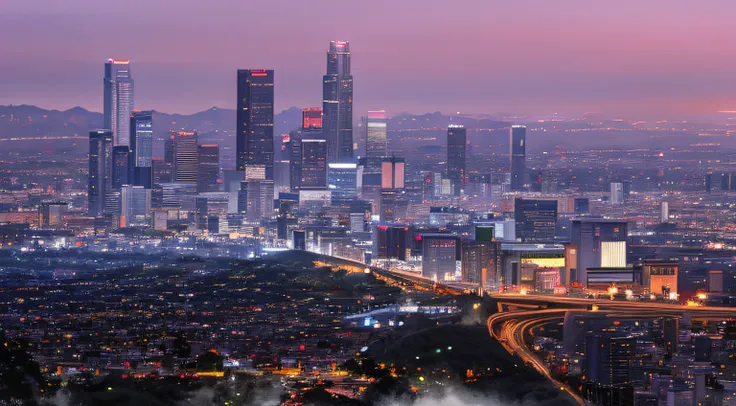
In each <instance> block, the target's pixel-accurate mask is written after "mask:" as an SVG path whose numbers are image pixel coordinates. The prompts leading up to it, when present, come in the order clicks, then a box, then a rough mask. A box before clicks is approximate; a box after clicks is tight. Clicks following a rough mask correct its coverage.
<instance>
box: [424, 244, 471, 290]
mask: <svg viewBox="0 0 736 406" xmlns="http://www.w3.org/2000/svg"><path fill="white" fill-rule="evenodd" d="M419 238H421V240H422V276H423V277H425V278H429V279H432V280H434V281H455V280H456V279H459V278H461V276H462V264H461V260H460V259H461V255H462V254H461V250H462V245H461V243H460V237H457V236H455V235H451V234H421V235H420V237H419Z"/></svg>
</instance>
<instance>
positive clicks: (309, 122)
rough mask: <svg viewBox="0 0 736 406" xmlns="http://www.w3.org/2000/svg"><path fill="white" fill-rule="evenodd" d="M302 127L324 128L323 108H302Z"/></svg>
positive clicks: (306, 128)
mask: <svg viewBox="0 0 736 406" xmlns="http://www.w3.org/2000/svg"><path fill="white" fill-rule="evenodd" d="M302 128H303V129H305V130H308V129H316V130H319V129H322V109H321V108H319V107H307V108H305V109H302Z"/></svg>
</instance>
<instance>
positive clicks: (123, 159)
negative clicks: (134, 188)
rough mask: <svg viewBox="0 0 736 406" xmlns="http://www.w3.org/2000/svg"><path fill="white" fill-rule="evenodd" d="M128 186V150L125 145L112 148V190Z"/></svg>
mask: <svg viewBox="0 0 736 406" xmlns="http://www.w3.org/2000/svg"><path fill="white" fill-rule="evenodd" d="M129 184H130V150H129V149H128V146H127V145H116V146H114V147H112V188H113V189H115V190H119V189H120V188H121V187H122V186H123V185H129Z"/></svg>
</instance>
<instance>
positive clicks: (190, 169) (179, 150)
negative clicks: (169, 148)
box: [174, 131, 197, 184]
mask: <svg viewBox="0 0 736 406" xmlns="http://www.w3.org/2000/svg"><path fill="white" fill-rule="evenodd" d="M174 182H179V183H192V184H196V183H197V133H196V132H185V131H180V132H178V133H176V138H175V139H174Z"/></svg>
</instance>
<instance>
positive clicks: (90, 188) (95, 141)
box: [87, 130, 113, 216]
mask: <svg viewBox="0 0 736 406" xmlns="http://www.w3.org/2000/svg"><path fill="white" fill-rule="evenodd" d="M112 147H113V134H112V131H109V130H95V131H91V132H90V133H89V172H88V179H87V212H88V213H89V215H90V216H102V215H104V214H105V201H106V199H107V198H108V197H109V195H110V193H111V192H112V166H113V163H112Z"/></svg>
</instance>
